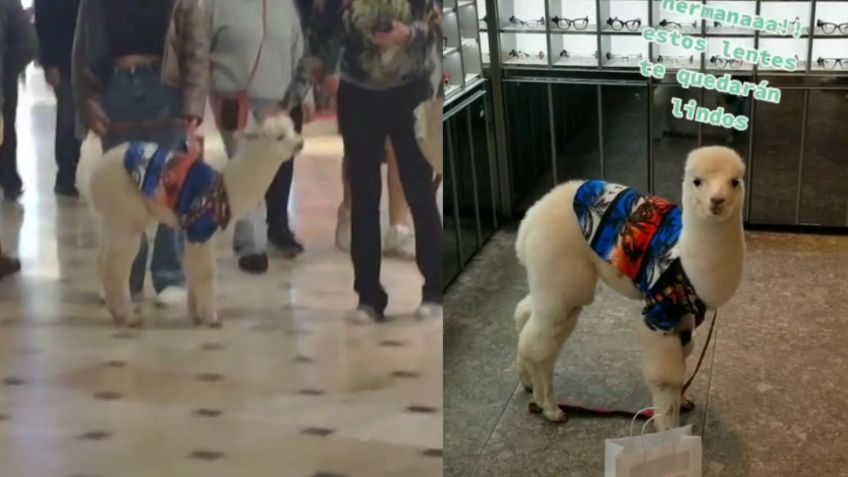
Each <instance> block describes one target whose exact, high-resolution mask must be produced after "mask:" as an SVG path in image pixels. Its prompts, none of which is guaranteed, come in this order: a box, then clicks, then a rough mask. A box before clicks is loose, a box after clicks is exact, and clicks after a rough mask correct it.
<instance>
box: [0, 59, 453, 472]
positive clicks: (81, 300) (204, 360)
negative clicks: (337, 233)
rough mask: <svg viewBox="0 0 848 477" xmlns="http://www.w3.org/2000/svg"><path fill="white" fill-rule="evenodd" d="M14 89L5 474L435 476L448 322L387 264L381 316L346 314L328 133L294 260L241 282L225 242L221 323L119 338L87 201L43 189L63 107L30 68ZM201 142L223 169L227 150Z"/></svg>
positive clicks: (171, 320) (2, 322) (0, 388)
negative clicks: (19, 269)
mask: <svg viewBox="0 0 848 477" xmlns="http://www.w3.org/2000/svg"><path fill="white" fill-rule="evenodd" d="M23 88H24V91H23V92H22V99H21V104H20V108H19V118H20V121H19V123H18V131H19V138H20V149H19V154H18V157H19V164H20V171H21V175H22V176H23V178H24V182H25V188H26V192H25V194H24V196H23V197H22V198H21V200H20V202H19V203H5V204H3V205H2V208H0V214H2V229H0V231H1V232H2V244H3V246H4V249H5V250H8V251H11V252H12V253H16V254H18V255H19V256H20V257H21V260H22V262H23V267H24V270H23V273H22V274H21V275H19V276H16V277H9V278H7V279H6V280H4V281H3V282H2V283H0V379H2V383H0V476H4V477H5V476H9V477H72V476H77V477H83V476H85V477H142V476H151V477H153V476H155V477H172V476H173V477H189V476H203V477H217V476H221V477H224V476H226V477H234V476H245V477H248V476H249V477H264V476H269V477H270V476H276V477H279V476H285V477H319V476H322V477H334V476H338V477H342V476H345V477H357V476H360V477H366V476H367V477H372V476H373V477H379V476H397V477H407V476H437V475H441V474H442V322H440V321H424V322H422V321H417V320H416V319H414V318H413V315H412V312H413V310H414V309H415V307H416V306H417V305H418V302H419V300H420V286H421V280H420V278H419V277H418V273H417V271H416V269H415V267H414V264H412V263H411V262H404V261H397V260H386V261H384V267H383V280H384V283H385V285H386V287H387V289H388V291H389V293H390V296H391V300H392V301H391V303H390V306H389V311H388V313H389V315H390V316H389V318H390V320H389V322H388V323H387V324H383V325H357V324H355V323H353V322H350V321H348V319H347V318H348V316H349V310H351V309H352V308H353V307H354V306H355V305H356V297H355V295H354V294H353V291H352V280H353V278H352V269H351V266H350V261H349V258H348V257H347V256H346V255H345V254H343V253H341V252H338V251H336V249H335V248H334V246H333V232H334V227H335V217H336V207H337V205H338V203H339V200H340V197H341V187H340V184H339V175H340V171H339V167H340V163H339V161H340V159H339V157H340V147H341V146H340V143H339V140H338V138H337V137H336V136H332V135H326V134H324V133H322V132H321V131H320V129H326V128H322V127H321V126H320V125H318V126H314V127H313V128H312V129H313V132H312V134H310V135H309V137H308V141H307V145H306V149H305V151H304V153H303V155H302V156H301V157H300V158H299V160H298V163H297V166H296V172H295V175H296V182H295V186H294V187H295V192H294V199H293V201H292V204H291V209H292V213H293V218H294V227H295V229H296V230H297V233H298V235H299V236H300V238H301V239H302V240H303V242H304V244H305V246H306V248H307V252H306V254H305V255H304V256H302V257H300V258H298V259H297V260H295V261H286V260H283V259H282V258H279V257H273V260H272V263H271V272H270V273H269V274H268V275H265V276H260V277H254V276H247V275H245V274H243V273H241V272H240V271H239V270H238V269H237V266H236V262H235V259H234V257H233V256H232V253H231V252H230V243H231V242H230V241H231V235H229V234H227V235H225V236H222V237H219V238H218V239H217V248H218V251H219V254H218V257H219V258H218V262H219V270H220V272H219V283H220V285H219V295H220V296H219V305H220V310H221V315H222V319H223V321H224V327H223V329H221V330H210V329H194V328H193V327H192V326H191V325H190V324H189V320H188V318H187V316H186V312H185V310H183V309H182V308H177V309H173V310H164V311H163V310H160V309H157V308H155V307H154V306H153V305H152V303H145V304H144V305H143V306H142V313H143V314H144V316H145V318H146V326H145V328H144V329H142V330H137V331H136V330H125V329H117V328H115V327H114V326H113V325H112V323H111V321H110V319H109V317H108V315H107V313H106V311H105V309H104V308H103V307H102V306H101V305H100V303H99V302H98V298H97V291H98V281H97V278H96V275H95V267H94V256H95V247H96V237H95V234H94V231H93V230H92V221H91V219H90V216H89V213H88V211H87V208H86V205H85V204H84V203H83V202H82V201H75V200H64V199H61V200H57V199H56V198H55V197H54V196H53V194H52V186H53V177H54V174H55V166H54V164H53V153H52V144H53V142H52V136H51V131H52V129H53V115H54V113H55V103H54V101H53V99H52V98H51V95H50V94H49V92H48V91H47V89H46V87H45V85H44V83H43V81H42V80H41V78H40V75H39V73H38V72H37V71H36V70H31V71H30V72H29V73H28V76H27V82H26V85H25V86H23ZM208 123H209V121H207V124H208ZM206 142H207V147H208V148H209V149H208V151H207V156H208V157H209V158H210V161H211V162H218V163H220V162H221V161H222V160H223V154H222V146H221V143H220V140H219V139H218V138H217V137H216V135H215V134H214V133H213V132H211V131H208V132H207V141H206ZM384 215H385V214H384ZM148 286H149V285H148Z"/></svg>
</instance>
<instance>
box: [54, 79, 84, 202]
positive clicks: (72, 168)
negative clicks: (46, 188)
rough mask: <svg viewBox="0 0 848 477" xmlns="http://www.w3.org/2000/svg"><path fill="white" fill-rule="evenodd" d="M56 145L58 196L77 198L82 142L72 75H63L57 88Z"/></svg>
mask: <svg viewBox="0 0 848 477" xmlns="http://www.w3.org/2000/svg"><path fill="white" fill-rule="evenodd" d="M55 91H56V145H55V156H56V166H57V167H58V172H57V173H56V186H55V188H54V190H55V191H56V193H57V194H60V195H68V196H74V197H75V196H77V195H79V192H78V191H77V187H76V175H77V163H78V162H79V156H80V147H81V143H80V140H79V139H77V137H76V134H75V133H76V131H75V120H76V117H75V114H76V112H75V110H74V93H73V88H72V87H71V75H70V73H69V72H68V73H66V72H63V73H62V82H61V83H59V87H58V88H56V90H55Z"/></svg>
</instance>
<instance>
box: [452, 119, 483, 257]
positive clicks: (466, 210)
mask: <svg viewBox="0 0 848 477" xmlns="http://www.w3.org/2000/svg"><path fill="white" fill-rule="evenodd" d="M469 111H470V108H468V107H466V108H465V109H464V110H462V111H461V112H459V114H457V115H455V116H453V117H452V118H451V119H450V123H451V125H450V128H451V134H453V154H454V155H453V160H454V162H453V172H454V173H455V174H456V176H455V177H454V178H453V180H454V183H455V184H456V201H457V203H458V204H459V240H460V241H461V242H462V258H463V260H465V261H466V262H468V260H469V259H470V258H471V256H472V255H474V254H475V253H477V249H478V248H479V247H480V244H479V243H478V240H477V201H476V198H475V191H474V161H473V160H472V157H471V137H469V135H468V113H469Z"/></svg>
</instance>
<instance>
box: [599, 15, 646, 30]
mask: <svg viewBox="0 0 848 477" xmlns="http://www.w3.org/2000/svg"><path fill="white" fill-rule="evenodd" d="M615 22H618V23H619V24H620V25H621V26H620V27H619V28H616V27H615ZM633 22H636V27H635V28H630V26H629V25H630V24H631V23H633ZM607 25H609V26H610V28H612V29H613V31H621V30H623V29H625V28H626V29H627V31H639V27H641V26H642V19H641V18H634V19H632V20H622V19H621V18H618V17H617V16H616V17H615V18H612V17H610V18H607Z"/></svg>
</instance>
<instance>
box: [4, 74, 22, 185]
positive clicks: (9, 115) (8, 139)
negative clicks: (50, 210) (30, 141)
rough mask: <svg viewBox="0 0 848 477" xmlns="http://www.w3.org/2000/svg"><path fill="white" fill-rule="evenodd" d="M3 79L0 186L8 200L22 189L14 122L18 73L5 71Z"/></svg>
mask: <svg viewBox="0 0 848 477" xmlns="http://www.w3.org/2000/svg"><path fill="white" fill-rule="evenodd" d="M5 73H6V74H5V77H4V78H3V79H2V81H3V83H4V84H3V91H4V93H5V97H4V98H3V99H4V101H3V145H2V146H0V186H2V187H3V192H4V194H5V196H6V199H8V200H15V199H17V198H18V197H19V196H20V195H21V192H22V191H23V181H22V180H21V176H20V175H18V135H17V131H16V128H15V122H16V120H17V116H18V75H9V74H8V73H9V72H5Z"/></svg>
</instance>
